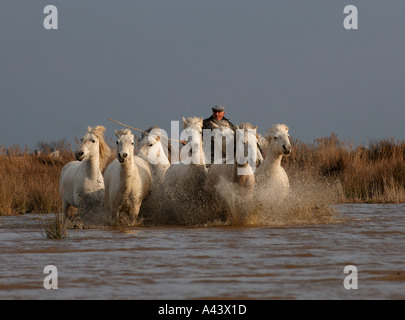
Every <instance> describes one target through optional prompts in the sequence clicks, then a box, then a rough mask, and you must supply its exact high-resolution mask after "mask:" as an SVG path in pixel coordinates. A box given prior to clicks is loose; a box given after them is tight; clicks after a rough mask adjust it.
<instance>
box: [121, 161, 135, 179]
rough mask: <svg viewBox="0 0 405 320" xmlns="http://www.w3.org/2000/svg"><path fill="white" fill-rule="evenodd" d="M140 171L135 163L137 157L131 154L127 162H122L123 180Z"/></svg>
mask: <svg viewBox="0 0 405 320" xmlns="http://www.w3.org/2000/svg"><path fill="white" fill-rule="evenodd" d="M138 173H139V170H138V166H137V165H136V164H135V157H134V156H133V155H131V156H130V158H129V159H127V160H126V161H125V162H123V163H121V173H120V174H121V180H122V181H127V180H129V179H131V178H133V177H134V176H137V175H138Z"/></svg>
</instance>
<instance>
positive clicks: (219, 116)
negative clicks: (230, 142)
mask: <svg viewBox="0 0 405 320" xmlns="http://www.w3.org/2000/svg"><path fill="white" fill-rule="evenodd" d="M224 115H225V111H212V116H213V118H214V119H215V120H217V121H220V120H222V118H223V117H224Z"/></svg>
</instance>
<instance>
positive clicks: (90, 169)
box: [83, 153, 100, 178]
mask: <svg viewBox="0 0 405 320" xmlns="http://www.w3.org/2000/svg"><path fill="white" fill-rule="evenodd" d="M83 165H84V167H85V169H86V173H87V176H89V177H90V178H97V177H98V176H99V173H100V155H99V154H98V153H97V154H95V155H92V156H90V157H88V158H87V159H85V160H83Z"/></svg>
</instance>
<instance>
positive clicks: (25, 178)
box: [0, 134, 405, 215]
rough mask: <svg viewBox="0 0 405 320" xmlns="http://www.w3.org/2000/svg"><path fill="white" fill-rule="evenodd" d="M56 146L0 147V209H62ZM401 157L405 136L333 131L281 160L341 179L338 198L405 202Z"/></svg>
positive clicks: (293, 170)
mask: <svg viewBox="0 0 405 320" xmlns="http://www.w3.org/2000/svg"><path fill="white" fill-rule="evenodd" d="M58 148H59V150H60V153H59V157H57V158H55V157H53V156H52V155H51V154H50V153H47V152H43V153H42V154H41V155H35V154H33V153H31V152H29V150H28V149H27V148H25V149H21V148H20V147H18V146H14V147H10V148H5V147H4V146H1V147H0V215H13V214H24V213H58V212H61V199H60V195H59V176H60V172H61V170H62V167H63V166H64V165H65V164H66V163H68V162H69V161H72V160H74V153H73V151H72V149H71V147H70V146H69V145H65V144H62V145H59V146H58ZM404 158H405V142H404V141H398V140H397V141H396V140H394V139H389V140H381V141H377V142H375V143H373V144H371V145H370V146H369V147H368V148H364V147H361V146H354V145H353V144H352V143H350V142H346V141H341V140H339V139H338V138H337V136H336V135H334V134H332V135H331V136H330V137H326V138H319V139H316V140H315V141H314V142H313V143H304V142H302V141H299V140H296V141H295V142H293V152H292V154H291V155H290V157H286V158H284V160H283V166H284V167H285V169H286V171H287V173H288V174H289V176H290V177H291V178H293V179H294V178H295V179H297V178H298V179H305V178H307V177H308V178H309V177H310V178H311V179H314V178H315V179H321V180H323V181H325V180H326V181H331V182H332V181H333V182H336V181H337V182H339V183H340V184H341V186H342V190H343V197H342V199H341V202H355V203H359V202H361V203H364V202H366V203H399V202H405V161H404ZM111 160H112V158H111Z"/></svg>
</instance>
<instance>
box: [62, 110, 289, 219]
mask: <svg viewBox="0 0 405 320" xmlns="http://www.w3.org/2000/svg"><path fill="white" fill-rule="evenodd" d="M183 126H184V130H186V131H187V132H186V133H187V136H188V137H190V139H189V141H191V142H190V143H188V144H187V145H185V146H182V147H181V145H180V144H178V145H179V146H178V148H180V147H181V149H182V150H181V151H185V152H188V153H189V154H193V155H194V156H195V155H197V159H194V161H189V162H185V161H175V162H173V158H172V157H171V155H170V148H168V145H170V143H168V138H167V136H165V135H164V134H162V130H161V129H159V128H157V127H152V128H150V129H148V130H147V131H145V132H144V133H143V136H142V139H141V140H140V141H139V143H138V140H137V138H136V137H135V136H134V135H133V134H132V132H131V130H129V129H120V130H117V131H115V135H116V157H115V159H114V160H113V161H112V162H110V163H108V161H109V159H110V154H111V149H110V148H109V146H108V145H107V143H106V142H105V140H104V132H105V127H103V126H96V127H93V128H91V127H88V128H87V132H86V134H85V135H84V136H83V137H82V139H81V144H80V146H79V148H78V149H77V151H76V153H75V156H76V159H77V161H72V162H69V163H68V164H66V165H65V166H64V167H63V169H62V172H61V176H60V194H61V199H62V210H63V213H64V214H66V215H67V214H68V211H69V209H70V207H73V208H76V209H77V210H76V211H77V213H76V214H75V215H74V217H79V218H80V219H81V220H82V221H101V220H102V221H103V223H107V224H112V225H121V226H122V225H124V226H131V225H135V224H137V223H139V221H142V222H144V223H150V224H165V225H170V224H180V225H181V224H183V225H184V224H196V223H197V224H198V223H200V224H203V223H206V222H209V221H214V220H221V221H229V220H230V219H233V218H235V217H238V218H243V217H244V216H246V215H247V214H248V213H249V211H252V210H254V208H255V206H258V205H260V201H261V199H259V198H258V197H257V196H255V195H257V194H260V195H263V192H258V190H262V191H263V190H265V192H266V194H268V198H271V199H274V201H278V202H280V201H283V200H284V199H285V197H286V196H287V195H288V192H289V181H288V176H287V174H286V171H285V170H284V169H283V167H282V166H281V160H282V157H283V156H288V155H289V154H290V153H291V143H290V137H289V134H288V127H287V126H286V125H284V124H277V125H274V126H273V127H272V128H270V129H269V130H268V131H267V133H266V135H265V136H263V137H262V136H260V135H259V134H257V133H256V129H257V127H253V126H252V125H251V124H249V123H243V124H241V125H239V126H238V127H237V128H238V129H240V130H241V131H242V132H243V133H244V134H240V135H236V138H235V139H234V140H230V141H232V143H233V144H234V145H236V143H238V144H239V145H243V146H245V148H251V147H252V146H254V147H257V145H259V146H260V149H259V148H255V150H256V149H257V150H260V151H261V152H260V151H258V153H257V156H255V157H254V158H255V160H256V163H255V164H252V163H251V162H249V161H247V160H246V157H240V159H238V153H237V152H235V148H231V149H229V150H233V151H234V153H233V154H232V155H231V156H233V157H236V159H235V161H226V160H227V158H226V157H229V152H228V154H226V153H224V158H223V159H222V161H221V162H220V163H218V161H216V162H215V163H213V164H210V165H209V166H208V165H207V159H206V155H205V153H204V152H203V138H202V127H203V121H202V118H197V117H191V118H187V119H186V118H183ZM219 129H220V130H221V131H224V132H226V130H224V129H226V128H219ZM238 139H239V140H240V141H236V140H238ZM227 141H228V140H227V139H225V142H226V143H227ZM214 143H218V142H214ZM220 143H224V142H223V139H222V140H221V141H220ZM174 145H175V144H172V148H173V146H174ZM176 147H177V144H176ZM187 148H188V149H187ZM186 149H187V150H186ZM225 149H226V150H228V149H227V148H226V146H225ZM222 150H223V149H222ZM172 151H173V150H172ZM239 154H241V153H240V152H239ZM242 155H246V150H245V152H242ZM252 166H256V167H255V168H252ZM261 197H262V196H261ZM235 212H237V214H235ZM69 217H70V216H69ZM101 218H102V219H101ZM100 219H101V220H100Z"/></svg>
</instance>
